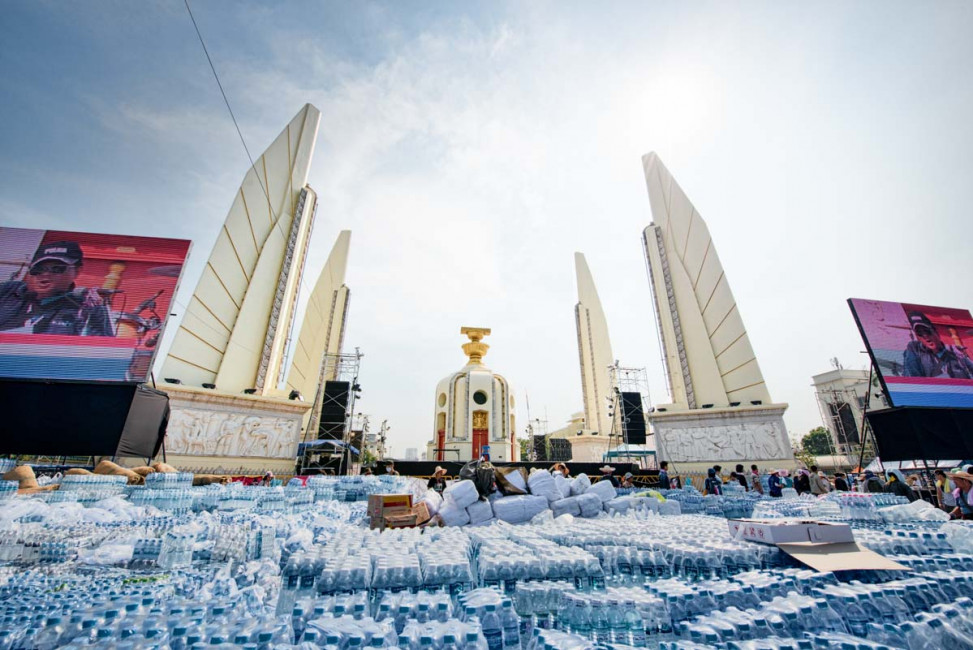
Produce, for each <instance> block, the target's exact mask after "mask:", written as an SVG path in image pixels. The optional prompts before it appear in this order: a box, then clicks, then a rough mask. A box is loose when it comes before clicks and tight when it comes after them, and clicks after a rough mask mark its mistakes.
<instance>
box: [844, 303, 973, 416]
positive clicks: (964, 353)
mask: <svg viewBox="0 0 973 650" xmlns="http://www.w3.org/2000/svg"><path fill="white" fill-rule="evenodd" d="M848 302H849V304H850V305H851V309H852V312H853V313H854V315H855V320H856V321H857V323H858V328H859V330H860V331H861V334H862V338H863V339H864V340H865V344H866V345H867V346H868V349H869V353H870V354H871V356H872V361H873V363H874V364H875V366H876V368H877V370H878V373H879V376H880V378H881V380H882V383H883V384H884V386H885V388H886V393H887V394H888V396H889V399H890V401H891V402H892V405H893V406H947V407H973V359H971V358H970V354H971V351H970V350H971V348H970V346H971V345H973V317H971V316H970V312H969V311H968V310H965V309H951V308H948V307H930V306H928V305H914V304H906V303H898V302H885V301H881V300H861V299H857V298H853V299H851V300H849V301H848Z"/></svg>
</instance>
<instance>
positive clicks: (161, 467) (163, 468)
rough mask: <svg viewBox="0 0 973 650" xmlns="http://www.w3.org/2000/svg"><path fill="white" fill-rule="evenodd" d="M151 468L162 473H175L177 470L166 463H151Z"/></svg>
mask: <svg viewBox="0 0 973 650" xmlns="http://www.w3.org/2000/svg"><path fill="white" fill-rule="evenodd" d="M152 469H154V470H155V471H157V472H162V473H163V474H175V473H177V472H178V471H179V470H178V469H176V468H175V467H173V466H172V465H167V464H166V463H152Z"/></svg>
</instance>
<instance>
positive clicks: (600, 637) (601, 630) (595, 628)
mask: <svg viewBox="0 0 973 650" xmlns="http://www.w3.org/2000/svg"><path fill="white" fill-rule="evenodd" d="M591 631H592V633H593V634H594V640H595V642H596V643H600V644H608V643H611V640H612V639H611V636H612V635H611V628H610V627H609V626H608V614H607V612H606V611H605V603H604V601H602V600H601V599H597V598H596V599H594V600H592V601H591Z"/></svg>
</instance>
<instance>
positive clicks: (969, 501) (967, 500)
mask: <svg viewBox="0 0 973 650" xmlns="http://www.w3.org/2000/svg"><path fill="white" fill-rule="evenodd" d="M949 478H950V479H952V481H953V483H954V484H955V485H956V489H955V490H953V499H955V501H956V506H955V507H954V508H953V509H952V510H951V511H950V513H949V516H950V517H952V518H953V519H973V474H968V473H966V472H953V473H952V474H950V475H949Z"/></svg>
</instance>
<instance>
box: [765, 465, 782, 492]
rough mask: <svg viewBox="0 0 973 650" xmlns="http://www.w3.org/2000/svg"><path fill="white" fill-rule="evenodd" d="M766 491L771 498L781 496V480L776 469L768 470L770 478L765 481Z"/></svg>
mask: <svg viewBox="0 0 973 650" xmlns="http://www.w3.org/2000/svg"><path fill="white" fill-rule="evenodd" d="M767 491H768V492H769V493H770V496H772V497H780V496H783V492H782V491H781V480H780V471H779V470H776V469H772V470H770V478H768V479H767Z"/></svg>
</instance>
